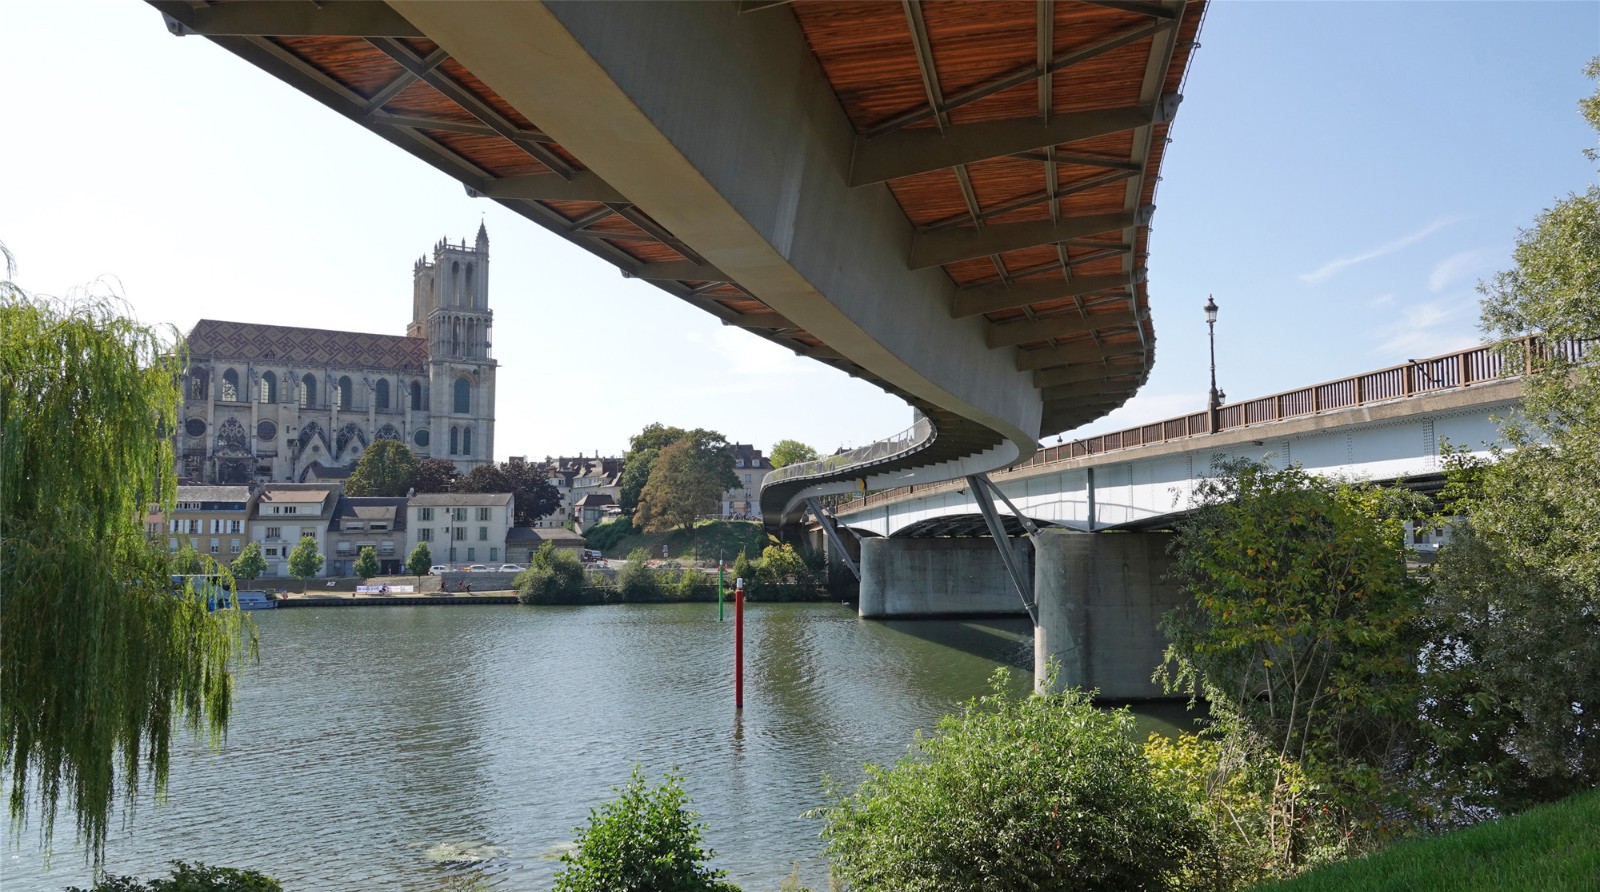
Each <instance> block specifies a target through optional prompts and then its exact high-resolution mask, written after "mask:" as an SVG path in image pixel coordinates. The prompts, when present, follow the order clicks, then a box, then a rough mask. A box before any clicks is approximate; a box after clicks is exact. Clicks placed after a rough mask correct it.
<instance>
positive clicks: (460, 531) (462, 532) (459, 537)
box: [455, 527, 467, 542]
mask: <svg viewBox="0 0 1600 892" xmlns="http://www.w3.org/2000/svg"><path fill="white" fill-rule="evenodd" d="M455 539H456V541H457V542H465V541H467V528H466V527H456V528H455Z"/></svg>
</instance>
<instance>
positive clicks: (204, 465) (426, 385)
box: [175, 225, 498, 485]
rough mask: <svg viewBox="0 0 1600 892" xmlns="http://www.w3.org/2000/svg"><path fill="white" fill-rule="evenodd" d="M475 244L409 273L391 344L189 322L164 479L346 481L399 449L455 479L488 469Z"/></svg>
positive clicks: (485, 260) (485, 319)
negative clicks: (171, 465) (367, 458)
mask: <svg viewBox="0 0 1600 892" xmlns="http://www.w3.org/2000/svg"><path fill="white" fill-rule="evenodd" d="M488 298H489V235H488V232H487V231H486V230H485V229H484V227H483V226H481V225H480V226H479V227H478V237H477V241H476V243H475V244H473V245H471V246H468V245H467V244H466V243H465V242H462V243H461V244H457V245H452V244H449V243H448V242H446V241H440V242H439V243H438V244H436V245H434V249H433V259H432V260H431V261H430V260H428V259H426V258H423V259H419V260H417V262H416V264H415V265H414V266H413V268H412V309H411V314H412V315H411V322H410V324H408V325H407V326H406V333H405V334H404V335H383V334H370V333H362V332H348V331H326V330H323V329H315V328H301V327H294V326H284V325H261V324H254V323H245V322H223V321H218V320H214V319H202V320H200V321H199V322H198V323H196V324H195V327H194V328H193V329H192V330H191V331H190V332H189V335H188V337H187V338H186V347H187V354H186V361H187V365H186V366H185V368H184V372H183V374H184V378H183V387H184V402H183V407H182V410H181V411H182V414H181V415H180V421H179V424H178V430H177V432H176V434H175V441H176V442H175V447H176V450H177V464H178V474H179V477H180V478H181V479H185V480H187V481H190V482H193V483H206V484H213V485H242V484H247V483H251V482H312V481H323V482H326V481H329V480H340V479H343V477H344V476H347V475H348V473H349V471H350V470H352V469H353V468H354V467H355V465H356V463H357V462H358V461H359V460H360V458H361V453H362V452H363V451H364V450H365V449H366V448H367V447H368V446H370V445H371V444H372V443H374V442H376V441H378V440H383V439H391V440H399V441H401V442H403V443H405V444H406V445H408V446H410V447H411V449H412V451H413V452H415V453H416V454H417V455H418V456H419V457H423V458H444V459H449V460H450V461H453V462H455V465H456V468H457V469H458V470H460V471H461V472H463V473H465V472H467V471H470V470H471V469H472V468H473V467H475V466H477V465H480V464H485V463H488V462H491V461H492V460H493V457H494V417H495V411H494V407H495V371H496V368H497V365H498V364H497V363H496V361H495V360H494V359H493V357H492V356H491V353H490V328H491V326H492V323H493V319H494V314H493V312H491V311H490V309H489V300H488Z"/></svg>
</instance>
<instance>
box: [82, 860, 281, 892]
mask: <svg viewBox="0 0 1600 892" xmlns="http://www.w3.org/2000/svg"><path fill="white" fill-rule="evenodd" d="M67 892H283V886H282V885H280V884H279V883H278V881H277V880H275V879H273V878H272V877H269V876H267V875H266V874H264V873H261V872H259V871H254V870H239V869H237V868H233V867H209V866H207V865H205V864H201V863H199V862H196V863H194V864H187V863H185V862H182V861H173V862H172V876H171V877H168V878H167V879H154V880H151V881H150V882H148V883H142V882H140V881H139V880H138V879H137V878H136V877H127V876H121V877H119V876H113V875H111V874H106V875H105V876H102V877H100V879H99V880H97V881H96V882H95V884H94V887H93V888H90V889H81V888H79V887H77V886H73V887H72V888H70V889H68V890H67Z"/></svg>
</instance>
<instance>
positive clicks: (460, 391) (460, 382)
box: [450, 378, 472, 415]
mask: <svg viewBox="0 0 1600 892" xmlns="http://www.w3.org/2000/svg"><path fill="white" fill-rule="evenodd" d="M450 411H452V412H456V413H459V414H461V415H466V414H469V413H471V412H472V385H471V384H469V383H467V379H466V378H457V379H456V390H455V405H453V406H452V407H451V409H450Z"/></svg>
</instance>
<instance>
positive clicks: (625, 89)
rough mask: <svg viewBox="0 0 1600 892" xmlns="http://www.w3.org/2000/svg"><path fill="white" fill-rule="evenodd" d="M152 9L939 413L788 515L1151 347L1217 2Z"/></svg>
mask: <svg viewBox="0 0 1600 892" xmlns="http://www.w3.org/2000/svg"><path fill="white" fill-rule="evenodd" d="M149 2H150V3H151V5H152V6H154V7H156V8H157V9H158V10H159V11H160V12H161V13H162V14H163V16H164V17H165V19H166V25H167V28H168V29H169V30H170V31H172V32H173V33H174V34H178V35H200V36H203V37H206V38H209V39H211V40H213V41H215V42H217V43H218V44H219V45H221V46H223V47H225V48H226V49H228V50H230V51H232V52H234V53H236V54H237V55H239V56H241V57H242V58H244V59H246V60H248V61H250V62H251V63H253V64H255V65H257V66H259V67H261V68H263V69H264V70H266V71H268V72H270V73H272V74H274V75H275V76H277V77H279V78H281V79H282V80H284V81H285V82H287V83H289V84H290V85H292V86H294V87H295V88H297V89H299V90H301V91H303V92H305V93H306V94H308V95H309V96H311V97H313V98H314V99H316V100H318V101H320V102H322V103H324V104H325V105H327V106H329V107H330V108H332V109H334V110H335V111H337V112H339V113H341V114H343V115H345V116H347V117H349V118H350V119H351V120H352V121H354V122H356V123H357V124H359V125H361V126H363V127H366V128H368V129H369V130H371V131H372V132H374V133H375V134H377V135H379V136H381V137H382V138H384V139H386V140H388V141H389V142H391V143H393V144H395V145H397V146H399V147H400V148H402V149H404V150H405V151H407V152H410V153H411V154H413V155H415V156H417V157H419V158H421V159H422V160H424V161H426V162H427V163H429V164H431V165H432V166H434V167H435V168H437V169H439V170H441V171H443V172H445V173H446V174H448V175H450V176H452V177H455V178H456V179H458V180H460V181H461V182H462V183H463V184H464V186H465V187H466V188H467V190H468V192H469V193H470V194H473V195H477V196H482V197H484V198H487V199H490V200H493V201H496V202H499V203H501V204H503V205H505V206H506V207H508V208H511V209H512V210H514V211H516V212H517V213H520V214H522V215H523V216H525V217H527V218H529V219H531V220H533V221H534V222H536V223H538V224H539V225H541V226H543V227H545V228H547V229H549V230H551V231H552V232H555V233H556V234H558V235H560V236H561V237H563V238H565V239H567V240H569V241H570V242H572V243H574V244H575V245H578V246H580V247H581V248H583V249H585V250H588V251H590V252H591V253H594V254H596V255H598V256H600V257H603V258H605V259H606V260H608V261H610V262H612V263H613V264H615V265H616V266H617V267H618V268H619V269H620V270H621V272H622V274H623V275H626V276H633V277H638V278H642V279H646V280H649V281H651V282H652V283H654V284H656V285H657V286H658V287H660V288H661V289H662V290H663V291H666V292H668V293H669V294H672V295H674V296H676V297H678V298H680V299H682V300H685V301H688V302H689V303H691V304H693V305H695V306H697V307H699V308H701V309H703V310H704V311H706V312H708V313H711V314H713V315H715V316H716V317H718V318H719V319H721V320H723V322H724V323H726V324H728V325H734V326H739V327H742V328H746V329H748V330H750V331H751V332H753V333H755V334H756V335H758V336H761V337H764V338H767V339H768V340H771V341H773V342H775V343H778V344H781V345H783V346H785V347H787V348H789V349H792V350H794V351H795V352H797V353H799V354H802V355H805V356H809V357H811V358H813V359H815V360H816V361H818V362H822V363H825V364H828V365H831V366H834V367H836V368H839V369H841V370H843V371H845V372H846V373H848V374H850V375H853V376H856V377H859V378H862V379H864V380H866V381H869V382H871V383H873V384H875V385H877V386H879V387H881V388H883V389H884V390H886V391H888V392H890V393H894V394H896V395H898V396H901V397H902V398H904V399H905V400H906V402H907V403H908V404H909V405H910V406H911V407H913V409H914V410H915V412H916V419H917V420H916V424H915V426H914V427H913V429H912V431H911V432H909V433H907V434H905V435H902V436H900V437H897V438H891V439H890V440H888V441H885V442H884V443H881V444H874V447H867V448H866V449H864V450H862V451H861V454H860V455H859V456H857V458H859V461H851V460H849V458H848V457H847V458H846V459H838V458H835V459H834V460H833V461H832V462H831V463H828V464H825V465H818V466H815V467H809V468H795V469H784V470H785V471H786V472H787V473H784V474H782V475H779V476H778V477H776V478H774V479H771V480H769V481H768V483H767V484H766V485H765V486H764V487H763V491H762V508H763V513H764V514H765V515H766V517H767V519H768V520H769V522H773V523H781V522H782V521H784V520H786V519H788V518H790V517H792V516H793V514H794V512H795V510H796V508H797V506H799V505H800V504H802V503H803V499H804V498H805V497H806V496H808V495H817V494H821V493H824V492H828V491H838V490H840V489H848V488H857V487H860V486H863V485H865V486H867V487H869V488H880V487H885V486H895V485H901V484H903V483H906V482H908V481H911V480H914V481H917V482H928V481H932V480H936V479H941V478H949V477H956V476H962V475H966V474H977V473H983V472H985V471H988V470H991V469H995V468H1000V467H1005V466H1008V465H1012V464H1015V463H1016V462H1017V461H1019V460H1023V459H1026V458H1028V457H1029V456H1031V455H1032V454H1033V453H1034V452H1035V451H1036V449H1037V442H1038V440H1039V439H1040V438H1041V437H1045V436H1050V435H1053V434H1056V433H1058V432H1061V431H1066V430H1070V429H1073V428H1075V427H1078V426H1079V425H1081V424H1083V423H1085V422H1087V421H1090V420H1092V419H1094V418H1097V417H1099V416H1101V415H1103V414H1105V413H1106V412H1108V411H1110V410H1111V409H1113V408H1115V407H1116V406H1118V405H1121V404H1122V403H1123V402H1124V401H1126V400H1127V399H1128V397H1130V396H1131V395H1132V394H1133V393H1134V391H1135V390H1136V389H1137V388H1138V387H1139V386H1140V385H1141V384H1142V383H1143V382H1144V380H1145V378H1146V376H1147V374H1148V372H1149V368H1150V364H1151V362H1152V361H1153V359H1154V345H1155V330H1154V327H1153V325H1152V323H1151V320H1150V317H1149V312H1148V306H1149V305H1148V300H1147V294H1146V285H1145V278H1144V266H1145V258H1146V257H1147V255H1148V251H1149V226H1148V224H1149V221H1150V215H1151V213H1152V212H1153V210H1154V204H1155V188H1156V181H1157V179H1158V177H1157V172H1158V171H1159V168H1160V162H1161V158H1162V154H1163V151H1164V149H1165V146H1166V143H1167V133H1168V129H1169V127H1170V126H1171V121H1172V118H1173V115H1174V113H1175V112H1176V109H1177V106H1178V102H1179V98H1180V93H1181V87H1182V81H1183V77H1184V73H1185V71H1186V68H1187V65H1188V60H1189V56H1190V51H1191V49H1192V48H1193V46H1194V41H1195V38H1196V35H1197V33H1198V31H1199V28H1200V22H1201V19H1202V17H1203V14H1204V10H1205V3H1204V2H1203V0H1030V2H1017V0H941V2H937V3H922V2H918V0H903V2H880V0H873V2H834V0H799V2H791V3H784V2H769V0H742V2H734V0H727V2H607V3H591V2H544V3H539V2H520V3H510V2H495V0H488V2H478V0H458V2H450V3H437V2H427V0H389V2H387V3H381V2H360V0H324V2H318V3H312V2H309V0H307V2H300V0H282V2H261V0H227V2H219V3H208V2H204V0H149ZM503 334H509V336H510V337H513V338H514V337H515V336H516V335H515V333H503ZM895 426H897V425H894V424H893V423H892V422H888V421H887V420H886V424H885V428H886V429H892V428H893V427H895Z"/></svg>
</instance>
